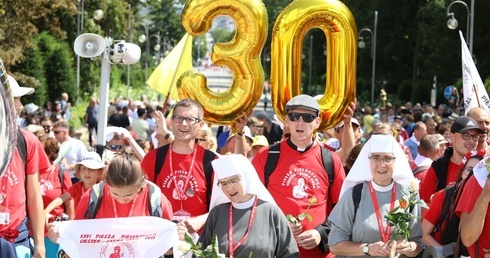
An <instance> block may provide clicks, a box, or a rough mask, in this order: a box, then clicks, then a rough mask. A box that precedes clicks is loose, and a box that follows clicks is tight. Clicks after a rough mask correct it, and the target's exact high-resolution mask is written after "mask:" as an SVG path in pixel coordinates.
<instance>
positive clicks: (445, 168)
mask: <svg viewBox="0 0 490 258" xmlns="http://www.w3.org/2000/svg"><path fill="white" fill-rule="evenodd" d="M451 133H452V136H451V140H452V142H453V145H452V147H448V148H447V149H446V151H445V153H444V156H442V157H441V158H439V159H437V160H436V161H434V162H432V164H431V167H430V168H429V170H428V171H427V174H426V175H425V178H424V180H423V181H422V182H421V187H420V198H422V199H423V200H424V201H425V202H426V203H430V199H431V197H432V195H433V194H434V193H436V192H437V191H439V190H442V189H444V188H446V187H449V186H453V185H454V184H455V183H456V180H457V179H458V174H459V171H460V170H461V168H462V166H463V164H462V161H463V158H464V156H465V155H466V153H468V152H471V151H474V150H476V146H477V144H478V140H479V138H480V134H481V133H483V130H482V129H480V127H478V123H477V122H476V121H475V120H474V119H472V118H470V117H466V116H460V117H458V118H457V119H456V121H454V124H453V125H452V126H451Z"/></svg>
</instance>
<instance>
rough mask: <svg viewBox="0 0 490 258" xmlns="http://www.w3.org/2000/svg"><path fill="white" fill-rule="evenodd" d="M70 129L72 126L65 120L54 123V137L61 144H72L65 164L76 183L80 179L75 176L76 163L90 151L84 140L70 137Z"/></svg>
mask: <svg viewBox="0 0 490 258" xmlns="http://www.w3.org/2000/svg"><path fill="white" fill-rule="evenodd" d="M69 130H70V127H69V126H68V123H67V122H65V121H58V122H56V123H54V124H53V133H54V138H55V139H56V140H57V141H58V142H59V143H60V144H63V143H65V144H70V146H71V150H70V151H69V152H68V153H67V154H66V155H65V160H66V165H64V166H65V169H66V170H67V171H68V172H69V173H70V176H71V181H72V183H76V182H78V181H79V179H78V178H76V177H75V165H76V164H77V162H79V161H81V160H82V158H83V156H84V155H85V154H87V153H88V150H87V146H85V144H84V143H83V142H82V141H80V140H78V139H75V138H72V137H70V134H69V133H68V132H69Z"/></svg>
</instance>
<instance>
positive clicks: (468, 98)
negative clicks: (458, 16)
mask: <svg viewBox="0 0 490 258" xmlns="http://www.w3.org/2000/svg"><path fill="white" fill-rule="evenodd" d="M459 37H460V38H461V59H462V65H463V97H464V113H465V115H466V114H467V113H468V111H469V110H470V109H472V108H474V107H482V108H484V109H485V110H486V111H487V112H489V113H490V99H489V98H488V93H487V91H486V90H485V86H484V85H483V82H482V80H481V78H480V74H478V70H476V66H475V62H474V61H473V57H472V56H471V53H470V50H468V46H467V45H466V41H465V40H464V38H463V34H462V33H461V31H459Z"/></svg>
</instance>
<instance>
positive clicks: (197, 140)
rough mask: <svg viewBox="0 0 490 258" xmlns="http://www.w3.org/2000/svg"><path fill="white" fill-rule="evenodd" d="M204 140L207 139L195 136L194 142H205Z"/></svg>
mask: <svg viewBox="0 0 490 258" xmlns="http://www.w3.org/2000/svg"><path fill="white" fill-rule="evenodd" d="M205 141H207V140H206V139H204V138H196V142H205Z"/></svg>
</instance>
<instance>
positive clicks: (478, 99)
mask: <svg viewBox="0 0 490 258" xmlns="http://www.w3.org/2000/svg"><path fill="white" fill-rule="evenodd" d="M473 91H474V92H475V97H476V102H477V103H478V107H482V106H481V103H480V97H478V91H477V90H476V84H473Z"/></svg>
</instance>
